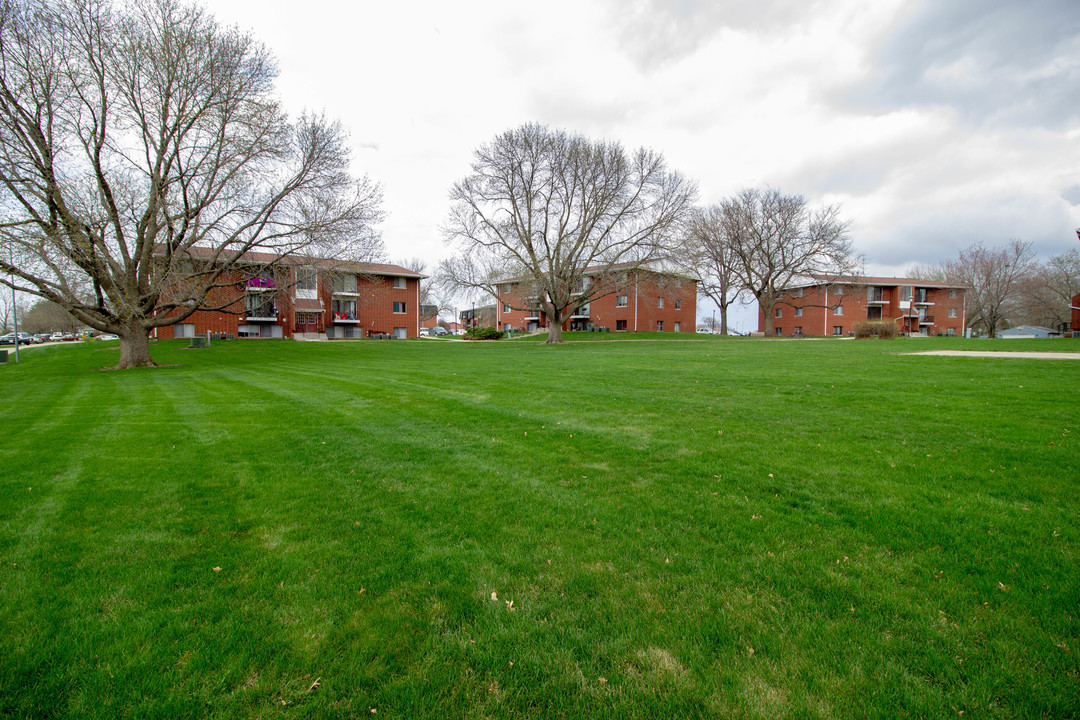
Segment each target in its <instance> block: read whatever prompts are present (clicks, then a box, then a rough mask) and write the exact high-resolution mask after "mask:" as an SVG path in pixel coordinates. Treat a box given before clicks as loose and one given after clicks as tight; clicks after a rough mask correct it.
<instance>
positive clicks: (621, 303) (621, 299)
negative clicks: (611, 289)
mask: <svg viewBox="0 0 1080 720" xmlns="http://www.w3.org/2000/svg"><path fill="white" fill-rule="evenodd" d="M629 304H630V296H629V295H616V296H615V307H626V306H627V305H629Z"/></svg>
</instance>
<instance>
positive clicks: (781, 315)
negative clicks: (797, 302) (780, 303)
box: [773, 308, 784, 318]
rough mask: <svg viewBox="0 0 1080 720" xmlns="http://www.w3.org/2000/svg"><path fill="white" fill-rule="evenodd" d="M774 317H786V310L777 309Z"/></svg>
mask: <svg viewBox="0 0 1080 720" xmlns="http://www.w3.org/2000/svg"><path fill="white" fill-rule="evenodd" d="M773 317H778V318H781V317H784V308H776V312H774V313H773Z"/></svg>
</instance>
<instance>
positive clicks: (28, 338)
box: [0, 332, 34, 345]
mask: <svg viewBox="0 0 1080 720" xmlns="http://www.w3.org/2000/svg"><path fill="white" fill-rule="evenodd" d="M33 343H34V336H33V335H31V334H30V333H24V332H21V333H19V344H20V345H32V344H33ZM14 344H15V333H13V332H10V333H8V334H7V335H4V336H2V337H0V345H14Z"/></svg>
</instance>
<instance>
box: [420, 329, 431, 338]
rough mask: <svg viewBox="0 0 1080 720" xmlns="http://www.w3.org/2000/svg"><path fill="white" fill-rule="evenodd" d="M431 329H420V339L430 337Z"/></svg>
mask: <svg viewBox="0 0 1080 720" xmlns="http://www.w3.org/2000/svg"><path fill="white" fill-rule="evenodd" d="M430 335H431V328H420V337H430Z"/></svg>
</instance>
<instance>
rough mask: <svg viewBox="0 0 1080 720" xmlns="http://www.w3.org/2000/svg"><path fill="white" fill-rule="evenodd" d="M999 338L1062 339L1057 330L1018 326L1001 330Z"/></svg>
mask: <svg viewBox="0 0 1080 720" xmlns="http://www.w3.org/2000/svg"><path fill="white" fill-rule="evenodd" d="M998 337H1000V338H1006V339H1012V340H1017V339H1028V338H1050V337H1061V333H1060V332H1058V331H1057V330H1051V329H1050V328H1047V327H1041V326H1039V325H1017V326H1016V327H1014V328H1009V329H1008V330H1001V331H1000V332H998Z"/></svg>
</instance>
